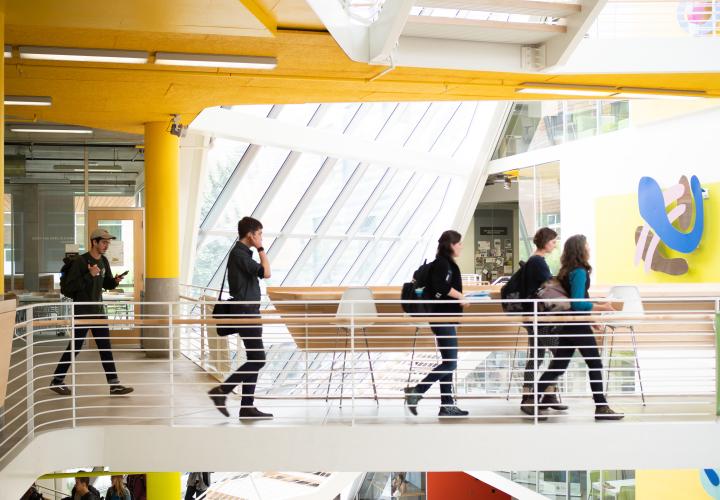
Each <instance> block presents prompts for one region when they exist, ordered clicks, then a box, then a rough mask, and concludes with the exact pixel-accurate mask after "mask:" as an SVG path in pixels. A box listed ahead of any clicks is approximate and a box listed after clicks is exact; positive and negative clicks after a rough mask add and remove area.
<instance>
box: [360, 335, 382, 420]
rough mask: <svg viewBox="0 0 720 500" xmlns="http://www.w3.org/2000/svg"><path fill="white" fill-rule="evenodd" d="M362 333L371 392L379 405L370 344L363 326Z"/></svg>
mask: <svg viewBox="0 0 720 500" xmlns="http://www.w3.org/2000/svg"><path fill="white" fill-rule="evenodd" d="M363 334H364V337H365V352H366V353H367V357H368V366H369V367H370V380H371V381H372V387H373V394H374V395H375V404H377V405H378V406H379V405H380V400H379V399H378V395H377V387H376V386H375V372H374V371H373V366H372V358H371V357H370V344H369V343H368V338H367V332H366V331H365V329H364V328H363Z"/></svg>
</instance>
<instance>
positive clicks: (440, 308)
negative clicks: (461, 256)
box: [430, 255, 462, 315]
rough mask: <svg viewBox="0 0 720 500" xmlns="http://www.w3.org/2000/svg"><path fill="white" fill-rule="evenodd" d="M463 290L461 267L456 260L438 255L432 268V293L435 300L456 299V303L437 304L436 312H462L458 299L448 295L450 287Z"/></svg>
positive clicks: (453, 313)
mask: <svg viewBox="0 0 720 500" xmlns="http://www.w3.org/2000/svg"><path fill="white" fill-rule="evenodd" d="M451 288H454V289H455V290H457V291H458V292H462V277H461V276H460V268H459V267H458V265H457V264H456V263H455V261H454V260H452V259H449V258H447V257H443V256H440V255H438V257H437V258H436V259H435V261H434V262H433V264H432V267H431V269H430V293H431V294H432V295H431V298H432V299H435V300H454V301H456V302H455V303H454V304H436V305H435V307H434V312H435V313H437V314H452V315H455V314H460V313H462V307H460V303H459V302H457V299H454V298H452V297H449V296H448V293H449V292H450V289H451Z"/></svg>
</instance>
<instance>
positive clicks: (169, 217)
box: [143, 122, 180, 358]
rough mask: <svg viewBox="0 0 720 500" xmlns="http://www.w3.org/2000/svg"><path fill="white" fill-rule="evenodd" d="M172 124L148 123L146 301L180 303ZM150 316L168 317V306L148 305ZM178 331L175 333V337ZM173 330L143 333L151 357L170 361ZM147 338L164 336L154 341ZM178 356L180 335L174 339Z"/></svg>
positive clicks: (175, 145)
mask: <svg viewBox="0 0 720 500" xmlns="http://www.w3.org/2000/svg"><path fill="white" fill-rule="evenodd" d="M169 128H170V124H169V122H152V123H146V124H145V249H146V250H145V251H146V260H145V262H146V268H145V301H146V302H177V300H178V276H179V274H180V225H179V224H180V223H179V208H180V207H179V200H178V195H179V191H180V186H179V172H178V169H179V163H178V154H179V147H180V145H179V140H178V137H177V136H174V135H172V134H170V132H169ZM144 311H145V312H146V313H149V314H158V315H162V316H166V315H167V314H168V312H169V308H168V307H167V306H157V305H156V306H145V307H144ZM175 333H176V332H173V334H175ZM169 336H170V330H169V329H161V328H148V329H146V330H144V331H143V337H146V338H144V339H143V346H144V347H145V349H146V351H145V352H146V354H147V356H148V357H151V358H166V357H167V356H168V352H167V349H168V348H169V340H168V339H169ZM147 337H164V338H160V339H152V338H147ZM174 339H175V342H174V345H175V346H176V349H175V355H176V356H177V355H178V352H177V346H179V342H178V341H177V336H175V337H174Z"/></svg>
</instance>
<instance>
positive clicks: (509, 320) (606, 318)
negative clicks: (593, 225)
mask: <svg viewBox="0 0 720 500" xmlns="http://www.w3.org/2000/svg"><path fill="white" fill-rule="evenodd" d="M267 316H269V314H268V315H267ZM273 316H277V313H274V314H273ZM285 316H286V317H280V318H277V317H275V318H273V317H262V316H261V317H259V318H227V319H215V318H176V317H173V318H172V324H173V325H174V326H192V325H257V324H264V325H318V326H322V325H335V326H341V327H345V328H348V327H350V320H349V318H342V317H337V316H301V315H298V316H290V317H287V315H285ZM168 320H169V318H139V319H108V320H100V321H98V320H97V319H76V320H75V325H76V326H91V325H98V324H103V325H118V326H128V325H134V326H167V325H168ZM676 320H692V321H708V322H712V321H714V320H715V315H714V314H703V313H689V314H652V313H648V314H644V315H634V316H629V315H628V316H624V315H620V314H613V315H607V314H606V315H598V314H594V315H593V314H589V315H572V316H542V317H540V318H539V324H540V325H542V324H543V323H553V324H562V323H570V322H575V323H591V322H592V323H602V324H613V323H628V322H638V323H642V322H644V323H647V322H648V321H652V322H666V321H676ZM419 323H440V324H445V323H458V324H500V325H523V324H525V325H527V324H532V323H533V319H532V317H529V316H528V317H524V316H507V315H466V316H418V317H411V316H363V317H356V318H355V326H356V328H371V327H373V326H380V325H389V326H393V325H397V326H403V325H416V324H419ZM33 325H34V326H36V327H69V326H70V325H71V321H70V320H41V321H34V322H33Z"/></svg>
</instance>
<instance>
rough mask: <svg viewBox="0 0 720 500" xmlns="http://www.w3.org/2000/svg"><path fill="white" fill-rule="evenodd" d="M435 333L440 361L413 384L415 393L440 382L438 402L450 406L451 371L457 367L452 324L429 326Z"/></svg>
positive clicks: (455, 341)
mask: <svg viewBox="0 0 720 500" xmlns="http://www.w3.org/2000/svg"><path fill="white" fill-rule="evenodd" d="M430 328H431V330H432V332H433V333H434V334H435V339H436V340H437V346H438V349H439V350H440V356H441V357H442V363H440V364H439V365H437V366H436V367H435V368H433V370H432V371H431V372H430V373H428V374H427V375H425V378H424V379H422V380H421V381H420V383H419V384H418V385H416V386H415V390H414V391H413V392H414V393H416V394H425V393H426V392H427V391H428V389H430V386H432V384H433V383H435V382H440V404H441V405H442V406H451V405H454V404H455V399H454V398H453V384H452V380H453V373H454V372H455V370H456V369H457V357H458V342H457V333H456V332H455V327H454V326H431V327H430Z"/></svg>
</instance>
